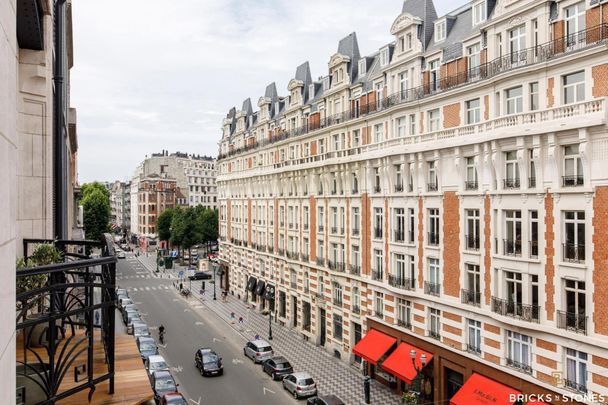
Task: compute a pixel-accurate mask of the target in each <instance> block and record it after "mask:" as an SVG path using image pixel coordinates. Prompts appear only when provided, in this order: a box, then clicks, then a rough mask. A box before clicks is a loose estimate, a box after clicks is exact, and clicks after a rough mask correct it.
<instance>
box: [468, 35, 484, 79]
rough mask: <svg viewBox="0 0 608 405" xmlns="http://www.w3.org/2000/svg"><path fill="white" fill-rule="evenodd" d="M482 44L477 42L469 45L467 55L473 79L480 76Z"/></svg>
mask: <svg viewBox="0 0 608 405" xmlns="http://www.w3.org/2000/svg"><path fill="white" fill-rule="evenodd" d="M480 55H481V44H479V43H477V44H475V45H471V46H469V47H467V57H468V59H469V60H468V64H469V75H470V76H471V79H477V78H479V77H480V72H481V70H480V69H479V66H480V65H481V58H480Z"/></svg>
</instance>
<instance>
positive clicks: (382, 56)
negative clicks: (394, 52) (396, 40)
mask: <svg viewBox="0 0 608 405" xmlns="http://www.w3.org/2000/svg"><path fill="white" fill-rule="evenodd" d="M380 65H381V66H386V65H388V48H386V49H383V50H382V52H380Z"/></svg>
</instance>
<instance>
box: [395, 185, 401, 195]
mask: <svg viewBox="0 0 608 405" xmlns="http://www.w3.org/2000/svg"><path fill="white" fill-rule="evenodd" d="M402 191H403V184H402V183H400V184H395V193H400V192H402Z"/></svg>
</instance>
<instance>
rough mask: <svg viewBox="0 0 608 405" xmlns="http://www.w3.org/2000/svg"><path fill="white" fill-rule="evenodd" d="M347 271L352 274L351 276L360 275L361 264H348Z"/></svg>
mask: <svg viewBox="0 0 608 405" xmlns="http://www.w3.org/2000/svg"><path fill="white" fill-rule="evenodd" d="M348 272H349V273H350V274H352V275H353V276H360V275H361V266H359V265H358V264H351V265H350V266H349V269H348Z"/></svg>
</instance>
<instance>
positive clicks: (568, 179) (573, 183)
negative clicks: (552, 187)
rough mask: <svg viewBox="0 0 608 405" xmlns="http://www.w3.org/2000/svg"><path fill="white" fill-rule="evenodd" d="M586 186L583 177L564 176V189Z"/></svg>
mask: <svg viewBox="0 0 608 405" xmlns="http://www.w3.org/2000/svg"><path fill="white" fill-rule="evenodd" d="M584 185H585V180H584V178H583V175H577V176H562V187H579V186H584Z"/></svg>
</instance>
